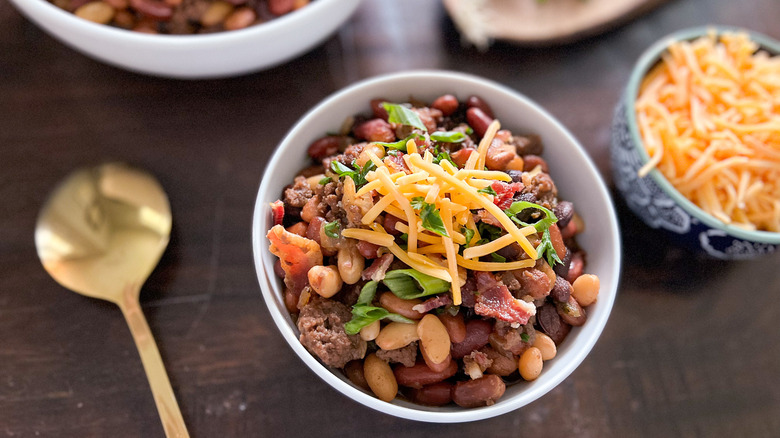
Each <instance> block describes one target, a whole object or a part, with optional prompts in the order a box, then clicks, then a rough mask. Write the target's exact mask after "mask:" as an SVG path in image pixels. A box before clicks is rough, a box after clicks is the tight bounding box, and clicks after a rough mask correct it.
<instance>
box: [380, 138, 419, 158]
mask: <svg viewBox="0 0 780 438" xmlns="http://www.w3.org/2000/svg"><path fill="white" fill-rule="evenodd" d="M417 137H420V134H412V135H410V136H408V137H406V138H405V139H403V140H398V141H394V142H392V143H385V142H381V141H373V142H371V143H372V144H378V145H380V146H384V147H386V148H389V149H395V150H399V151H401V152H404V153H406V143H408V142H409V140H412V139H415V138H417Z"/></svg>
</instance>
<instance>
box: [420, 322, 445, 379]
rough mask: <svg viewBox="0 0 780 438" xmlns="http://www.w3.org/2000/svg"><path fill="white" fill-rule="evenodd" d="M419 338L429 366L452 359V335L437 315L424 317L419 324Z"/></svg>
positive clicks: (421, 349)
mask: <svg viewBox="0 0 780 438" xmlns="http://www.w3.org/2000/svg"><path fill="white" fill-rule="evenodd" d="M417 336H419V337H420V351H421V352H422V353H423V357H424V358H425V359H426V360H425V363H427V364H428V366H431V365H432V364H440V363H442V362H444V360H445V359H447V358H450V347H451V345H452V344H451V342H450V335H449V333H447V329H446V328H445V327H444V324H442V322H441V320H440V319H439V318H437V317H436V315H434V314H431V313H429V314H427V315H425V316H423V318H422V319H421V320H420V323H419V324H417ZM431 368H433V367H431Z"/></svg>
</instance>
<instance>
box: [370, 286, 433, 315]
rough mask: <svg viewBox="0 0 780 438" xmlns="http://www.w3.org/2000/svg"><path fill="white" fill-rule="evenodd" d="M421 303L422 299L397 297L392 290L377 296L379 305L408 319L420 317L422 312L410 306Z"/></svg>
mask: <svg viewBox="0 0 780 438" xmlns="http://www.w3.org/2000/svg"><path fill="white" fill-rule="evenodd" d="M420 303H422V300H418V299H414V300H404V299H402V298H398V297H397V296H395V294H393V293H392V292H385V293H383V294H382V295H380V296H379V305H380V306H382V307H384V308H385V309H387V310H389V311H390V312H393V313H397V314H399V315H401V316H405V317H407V318H409V319H422V317H423V314H422V313H420V312H418V311H416V310H414V309H412V307H414V306H416V305H418V304H420Z"/></svg>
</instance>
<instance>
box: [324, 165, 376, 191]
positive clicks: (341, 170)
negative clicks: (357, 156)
mask: <svg viewBox="0 0 780 438" xmlns="http://www.w3.org/2000/svg"><path fill="white" fill-rule="evenodd" d="M352 165H353V166H354V167H355V168H354V169H353V168H352V167H349V166H347V165H344V164H342V163H341V162H339V161H336V160H333V161H331V162H330V170H332V171H333V173H335V174H337V175H338V176H340V177H342V176H348V177H350V178H352V181H354V182H355V187H356V188H358V189H359V188H360V187H363V186H364V185H365V184H366V183H368V181H367V180H366V174H368V172H370V171H372V170H374V169H376V165H375V164H374V162H373V161H371V160H369V161H367V162H366V164H365V165H364V166H363V167H362V168H361V167H360V166H358V165H356V164H355V162H354V161H353V162H352Z"/></svg>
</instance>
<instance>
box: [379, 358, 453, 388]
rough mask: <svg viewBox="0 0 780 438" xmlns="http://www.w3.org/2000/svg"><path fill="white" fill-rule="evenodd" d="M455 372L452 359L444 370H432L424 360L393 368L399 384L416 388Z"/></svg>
mask: <svg viewBox="0 0 780 438" xmlns="http://www.w3.org/2000/svg"><path fill="white" fill-rule="evenodd" d="M457 372H458V364H457V362H456V361H454V360H453V361H450V364H449V366H448V367H447V368H446V369H445V370H444V371H433V370H432V369H430V368H429V367H428V365H426V364H425V362H417V363H416V364H414V365H413V366H410V367H406V366H403V365H397V366H396V367H395V368H393V373H394V374H395V378H396V380H397V381H398V384H399V385H401V386H407V387H409V388H417V389H419V388H422V387H423V386H425V385H430V384H432V383H438V382H441V381H442V380H444V379H449V378H450V377H452V376H454V375H455V373H457Z"/></svg>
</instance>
